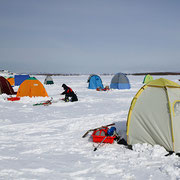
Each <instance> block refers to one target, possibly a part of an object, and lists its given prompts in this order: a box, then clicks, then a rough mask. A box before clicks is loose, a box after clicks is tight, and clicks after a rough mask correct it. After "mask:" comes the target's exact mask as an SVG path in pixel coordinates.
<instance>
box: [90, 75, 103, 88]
mask: <svg viewBox="0 0 180 180" xmlns="http://www.w3.org/2000/svg"><path fill="white" fill-rule="evenodd" d="M87 82H88V83H89V85H88V89H97V88H102V89H103V88H104V86H103V84H102V80H101V78H100V77H99V76H98V75H96V74H92V75H90V76H89V78H88V80H87Z"/></svg>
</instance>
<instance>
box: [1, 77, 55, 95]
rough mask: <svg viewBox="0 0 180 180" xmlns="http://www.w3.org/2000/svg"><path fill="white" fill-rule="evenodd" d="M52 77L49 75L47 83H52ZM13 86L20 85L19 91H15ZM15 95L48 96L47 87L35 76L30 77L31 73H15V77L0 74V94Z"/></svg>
mask: <svg viewBox="0 0 180 180" xmlns="http://www.w3.org/2000/svg"><path fill="white" fill-rule="evenodd" d="M52 82H53V81H52V78H51V77H48V78H46V80H45V83H47V84H54V82H53V83H52ZM13 86H19V88H18V91H17V93H16V92H14V90H13V88H12V87H13ZM3 93H5V94H7V95H15V94H16V96H17V97H24V96H28V97H46V96H48V94H47V92H46V89H45V88H44V86H43V84H42V83H41V82H40V81H39V80H37V79H36V78H35V77H30V76H29V75H15V76H14V77H9V78H7V79H5V78H4V77H2V76H0V94H3Z"/></svg>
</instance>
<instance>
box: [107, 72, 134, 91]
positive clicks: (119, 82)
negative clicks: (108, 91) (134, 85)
mask: <svg viewBox="0 0 180 180" xmlns="http://www.w3.org/2000/svg"><path fill="white" fill-rule="evenodd" d="M110 88H112V89H130V88H131V86H130V83H129V79H128V78H127V77H126V75H125V74H123V73H117V74H115V75H114V77H113V78H112V80H111V84H110Z"/></svg>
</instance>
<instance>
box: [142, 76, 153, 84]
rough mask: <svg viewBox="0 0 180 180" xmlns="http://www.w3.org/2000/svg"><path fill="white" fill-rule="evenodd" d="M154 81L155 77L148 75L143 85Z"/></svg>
mask: <svg viewBox="0 0 180 180" xmlns="http://www.w3.org/2000/svg"><path fill="white" fill-rule="evenodd" d="M152 80H153V77H152V76H151V75H150V74H147V75H146V76H145V77H144V80H143V84H147V83H148V82H150V81H152Z"/></svg>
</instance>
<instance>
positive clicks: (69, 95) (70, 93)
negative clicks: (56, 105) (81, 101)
mask: <svg viewBox="0 0 180 180" xmlns="http://www.w3.org/2000/svg"><path fill="white" fill-rule="evenodd" d="M62 87H63V88H64V92H62V93H61V95H65V98H64V101H65V102H68V101H71V102H73V101H78V98H77V96H76V94H75V93H74V91H73V90H72V89H71V88H70V87H68V86H66V84H63V85H62ZM69 98H71V99H69Z"/></svg>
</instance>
